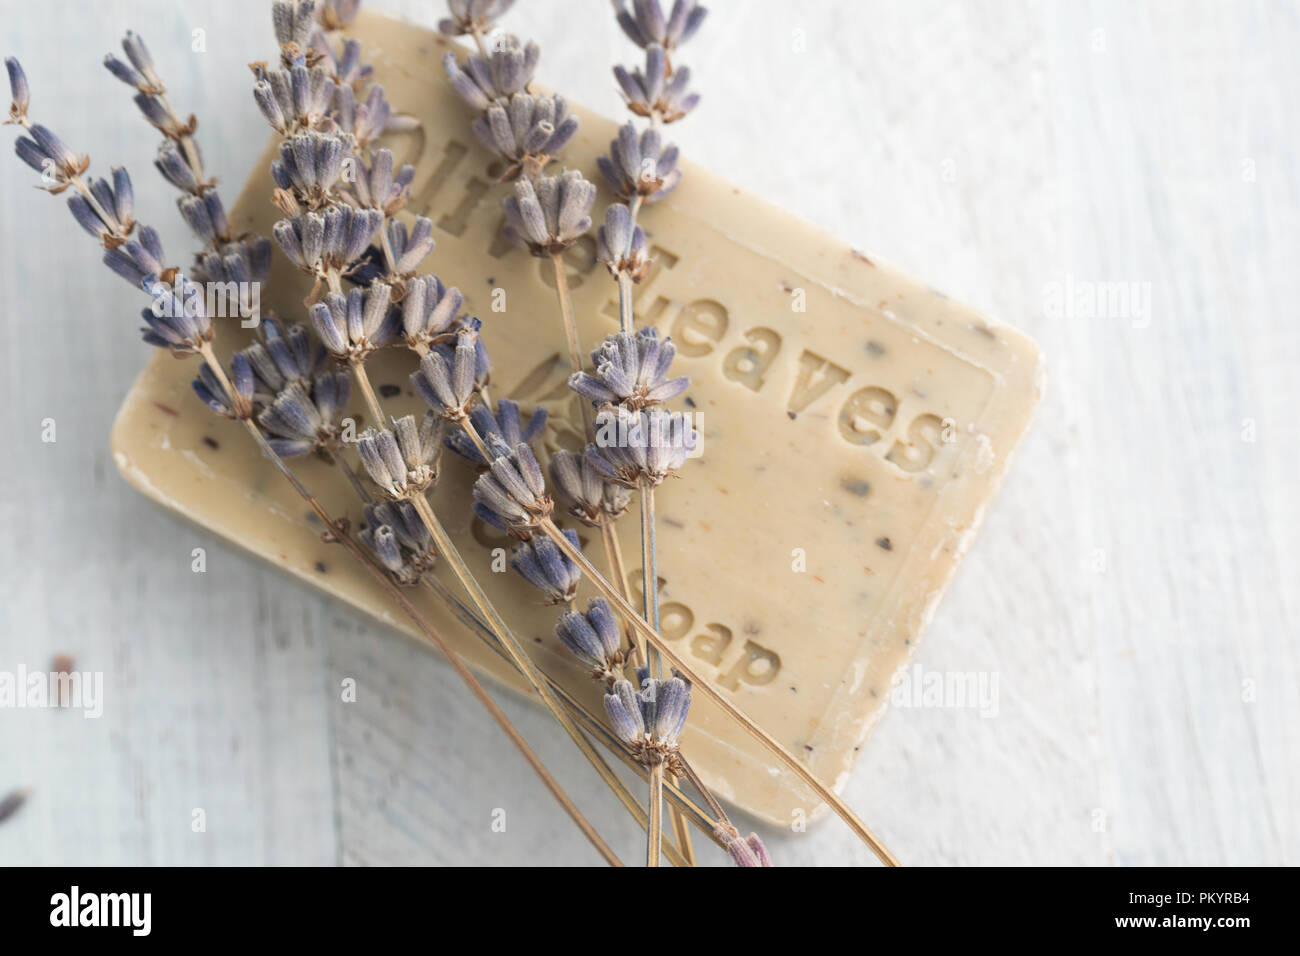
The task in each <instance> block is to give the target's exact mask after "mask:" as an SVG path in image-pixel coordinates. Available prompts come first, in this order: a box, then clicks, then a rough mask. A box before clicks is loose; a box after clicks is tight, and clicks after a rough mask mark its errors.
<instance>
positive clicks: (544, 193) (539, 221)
mask: <svg viewBox="0 0 1300 956" xmlns="http://www.w3.org/2000/svg"><path fill="white" fill-rule="evenodd" d="M595 201H596V187H595V186H593V185H592V184H591V183H589V182H587V180H585V179H583V178H582V173H580V172H578V171H577V170H576V169H571V170H568V171H566V172H564V173H563V174H561V175H559V176H539V177H537V179H535V180H529V179H520V180H518V181H517V182H516V183H515V194H514V195H513V196H507V197H506V199H505V200H504V202H503V205H504V206H505V211H506V226H505V234H506V236H507V237H509V238H510V239H511V240H513V241H514V242H516V243H519V244H520V245H523V246H527V247H528V250H529V251H530V252H531V253H532V254H533V255H535V256H543V257H545V256H554V255H559V254H560V253H562V252H564V250H566V249H568V248H569V246H571V245H573V244H574V243H575V242H577V240H578V239H579V238H580V237H581V236H583V235H585V234H586V233H587V231H588V230H589V229H591V205H592V203H593V202H595Z"/></svg>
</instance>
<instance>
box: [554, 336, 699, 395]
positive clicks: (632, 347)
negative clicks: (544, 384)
mask: <svg viewBox="0 0 1300 956" xmlns="http://www.w3.org/2000/svg"><path fill="white" fill-rule="evenodd" d="M676 354H677V350H676V349H675V348H674V347H673V343H672V339H664V340H663V341H660V340H659V333H658V332H657V331H656V330H655V329H654V328H653V327H652V326H643V327H642V328H640V329H637V331H636V332H635V334H633V333H629V332H614V333H611V334H610V335H607V336H605V340H604V341H603V342H601V343H600V345H599V346H597V347H596V348H595V349H594V350H593V351H592V353H591V362H592V365H593V366H595V374H594V375H593V374H589V373H587V372H574V373H573V374H572V375H571V376H569V388H571V389H573V390H574V391H575V392H577V393H578V394H579V395H581V396H583V397H584V398H586V399H587V400H588V401H590V402H592V403H593V404H595V405H621V406H623V407H624V408H626V409H628V410H630V411H636V410H638V409H641V408H645V407H647V406H649V405H659V404H662V403H663V402H666V401H668V399H670V398H674V397H676V396H677V395H680V394H681V393H682V392H684V391H686V389H687V388H688V387H689V386H690V384H691V380H690V379H689V378H687V377H685V376H681V377H679V378H668V372H669V370H670V369H671V368H672V364H673V357H674V356H675V355H676Z"/></svg>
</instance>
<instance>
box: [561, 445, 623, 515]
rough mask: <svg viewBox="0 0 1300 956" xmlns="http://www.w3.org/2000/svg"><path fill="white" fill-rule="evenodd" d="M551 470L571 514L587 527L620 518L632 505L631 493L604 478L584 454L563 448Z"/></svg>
mask: <svg viewBox="0 0 1300 956" xmlns="http://www.w3.org/2000/svg"><path fill="white" fill-rule="evenodd" d="M550 470H551V481H552V482H553V483H554V485H555V489H556V491H558V492H559V494H560V498H561V499H562V500H563V501H565V502H566V503H567V504H568V508H567V511H568V513H569V514H571V515H573V517H575V518H577V519H578V520H579V521H581V522H582V523H583V524H585V525H589V526H592V527H595V526H596V525H599V524H600V523H601V522H602V521H611V520H613V519H615V518H618V517H619V516H620V515H622V514H623V513H624V512H625V511H627V509H628V506H629V505H630V504H631V503H632V492H631V491H629V490H628V489H627V488H625V487H624V486H623V485H620V484H618V483H616V482H613V481H610V480H608V479H607V478H605V477H604V476H603V475H602V474H601V473H600V472H599V471H597V470H596V468H595V466H594V465H592V463H591V462H590V461H588V460H587V456H586V455H585V454H577V453H575V452H571V451H568V450H567V449H561V450H559V451H557V452H556V453H555V454H554V455H552V456H551V469H550Z"/></svg>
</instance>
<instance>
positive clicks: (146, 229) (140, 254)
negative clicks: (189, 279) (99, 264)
mask: <svg viewBox="0 0 1300 956" xmlns="http://www.w3.org/2000/svg"><path fill="white" fill-rule="evenodd" d="M164 258H165V257H164V256H163V249H162V242H161V241H160V240H159V239H158V233H157V232H156V231H155V230H154V228H153V227H152V226H141V227H140V230H139V231H138V232H137V233H136V237H135V238H134V239H131V240H128V241H127V242H124V243H122V244H121V245H112V246H110V247H109V249H108V251H106V252H105V253H104V265H106V266H108V267H109V268H110V269H112V270H113V271H114V272H116V273H117V274H118V275H120V276H121V277H122V278H123V279H125V280H126V281H127V282H129V283H131V284H132V285H134V286H143V285H144V282H145V280H146V279H148V278H149V277H150V276H157V275H160V274H162V273H163V272H165V271H166V268H167V267H166V266H165V265H163V259H164Z"/></svg>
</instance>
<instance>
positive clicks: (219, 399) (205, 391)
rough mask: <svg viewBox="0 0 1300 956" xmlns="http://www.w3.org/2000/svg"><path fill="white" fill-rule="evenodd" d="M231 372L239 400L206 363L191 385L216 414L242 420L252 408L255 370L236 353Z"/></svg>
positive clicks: (201, 366)
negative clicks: (226, 388) (227, 391)
mask: <svg viewBox="0 0 1300 956" xmlns="http://www.w3.org/2000/svg"><path fill="white" fill-rule="evenodd" d="M147 311H148V310H146V312H147ZM147 338H148V336H146V339H147ZM230 371H231V374H230V377H229V378H230V383H231V385H233V386H234V389H235V394H236V396H237V398H235V397H232V396H230V395H227V394H226V390H225V388H224V387H223V386H222V384H221V381H220V380H219V379H218V378H217V376H216V373H215V372H213V371H212V368H211V366H209V365H208V364H207V363H206V362H204V363H203V364H202V365H200V366H199V374H198V377H197V378H195V379H194V381H193V382H191V383H190V385H191V387H192V388H193V389H194V394H196V395H197V396H198V397H199V399H200V400H201V401H202V402H203V404H204V405H207V406H208V408H209V409H211V410H212V411H213V412H214V413H215V414H217V415H220V416H221V417H222V418H241V417H243V415H244V414H246V410H247V409H250V408H252V401H253V370H252V368H250V367H249V364H248V360H247V359H246V358H244V356H242V355H240V354H239V353H238V352H236V353H235V355H234V356H233V357H232V358H231V361H230ZM236 406H238V408H237V407H236Z"/></svg>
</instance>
